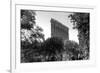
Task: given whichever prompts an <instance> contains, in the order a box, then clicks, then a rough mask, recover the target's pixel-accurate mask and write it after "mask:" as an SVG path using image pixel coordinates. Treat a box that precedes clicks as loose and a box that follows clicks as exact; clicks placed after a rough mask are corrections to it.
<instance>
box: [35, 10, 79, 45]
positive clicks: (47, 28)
mask: <svg viewBox="0 0 100 73" xmlns="http://www.w3.org/2000/svg"><path fill="white" fill-rule="evenodd" d="M70 14H72V13H71V12H70V13H69V12H54V11H52V12H51V11H36V25H38V26H40V27H41V28H42V29H43V34H44V35H45V39H47V38H49V37H51V23H50V20H51V18H54V19H56V20H57V21H59V22H61V23H62V24H63V25H65V26H67V27H68V28H69V40H73V41H76V42H77V43H78V42H79V41H78V37H77V35H78V31H77V30H76V29H73V24H72V23H71V22H70V18H68V16H69V15H70Z"/></svg>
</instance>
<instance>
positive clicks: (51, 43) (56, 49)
mask: <svg viewBox="0 0 100 73" xmlns="http://www.w3.org/2000/svg"><path fill="white" fill-rule="evenodd" d="M62 51H64V48H63V41H62V39H60V38H58V37H51V38H48V39H47V40H46V41H45V42H44V43H43V44H42V53H43V55H44V56H45V61H59V60H62V57H61V56H62Z"/></svg>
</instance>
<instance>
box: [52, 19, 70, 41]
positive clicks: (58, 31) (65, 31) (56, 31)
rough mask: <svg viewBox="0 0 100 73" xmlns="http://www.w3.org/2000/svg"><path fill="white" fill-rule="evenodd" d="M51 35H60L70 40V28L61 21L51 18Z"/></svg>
mask: <svg viewBox="0 0 100 73" xmlns="http://www.w3.org/2000/svg"><path fill="white" fill-rule="evenodd" d="M50 22H51V37H59V38H62V39H63V40H69V28H68V27H66V26H64V25H63V24H62V23H60V22H59V21H57V20H55V19H53V18H51V21H50Z"/></svg>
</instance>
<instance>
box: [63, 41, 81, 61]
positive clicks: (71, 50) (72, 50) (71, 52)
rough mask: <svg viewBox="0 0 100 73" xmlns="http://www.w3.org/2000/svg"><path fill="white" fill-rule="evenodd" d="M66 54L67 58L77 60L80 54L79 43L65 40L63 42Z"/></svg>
mask: <svg viewBox="0 0 100 73" xmlns="http://www.w3.org/2000/svg"><path fill="white" fill-rule="evenodd" d="M64 48H65V51H66V55H68V56H69V57H68V58H69V60H78V55H79V54H80V50H79V45H78V43H77V42H75V41H71V40H66V41H65V44H64Z"/></svg>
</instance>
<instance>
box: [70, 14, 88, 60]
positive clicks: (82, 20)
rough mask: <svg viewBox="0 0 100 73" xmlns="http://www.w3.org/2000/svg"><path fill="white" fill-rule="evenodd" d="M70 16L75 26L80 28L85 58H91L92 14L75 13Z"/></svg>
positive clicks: (79, 32)
mask: <svg viewBox="0 0 100 73" xmlns="http://www.w3.org/2000/svg"><path fill="white" fill-rule="evenodd" d="M69 17H70V18H71V21H72V22H73V25H74V27H73V28H74V29H77V30H78V37H79V45H80V48H81V50H83V51H84V53H83V54H84V59H89V44H90V43H89V41H90V38H89V34H90V29H89V27H90V14H89V13H73V14H71V15H70V16H69Z"/></svg>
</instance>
